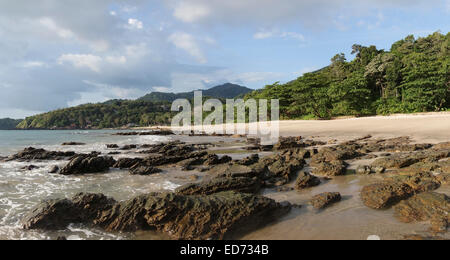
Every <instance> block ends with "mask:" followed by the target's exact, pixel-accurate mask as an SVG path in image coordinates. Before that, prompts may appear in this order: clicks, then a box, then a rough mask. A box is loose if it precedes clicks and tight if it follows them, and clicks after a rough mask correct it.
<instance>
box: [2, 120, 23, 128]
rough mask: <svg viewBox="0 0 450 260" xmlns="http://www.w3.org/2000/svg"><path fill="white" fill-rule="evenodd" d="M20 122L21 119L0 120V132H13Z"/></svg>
mask: <svg viewBox="0 0 450 260" xmlns="http://www.w3.org/2000/svg"><path fill="white" fill-rule="evenodd" d="M22 121H23V119H11V118H3V119H0V130H14V129H16V126H17V125H18V124H19V123H20V122H22Z"/></svg>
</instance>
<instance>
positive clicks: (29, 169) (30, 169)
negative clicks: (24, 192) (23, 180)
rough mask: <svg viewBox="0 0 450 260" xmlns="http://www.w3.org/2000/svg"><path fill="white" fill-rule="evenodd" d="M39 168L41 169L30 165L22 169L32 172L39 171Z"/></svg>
mask: <svg viewBox="0 0 450 260" xmlns="http://www.w3.org/2000/svg"><path fill="white" fill-rule="evenodd" d="M39 168H40V167H39V166H36V165H28V166H25V167H22V168H21V170H24V171H32V170H35V169H39Z"/></svg>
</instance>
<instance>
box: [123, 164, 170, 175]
mask: <svg viewBox="0 0 450 260" xmlns="http://www.w3.org/2000/svg"><path fill="white" fill-rule="evenodd" d="M160 172H162V170H161V169H158V168H155V167H151V166H143V165H135V166H134V167H133V168H131V169H130V174H131V175H152V174H156V173H160Z"/></svg>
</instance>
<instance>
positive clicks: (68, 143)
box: [61, 142, 86, 146]
mask: <svg viewBox="0 0 450 260" xmlns="http://www.w3.org/2000/svg"><path fill="white" fill-rule="evenodd" d="M61 145H62V146H81V145H86V144H85V143H78V142H67V143H63V144H61Z"/></svg>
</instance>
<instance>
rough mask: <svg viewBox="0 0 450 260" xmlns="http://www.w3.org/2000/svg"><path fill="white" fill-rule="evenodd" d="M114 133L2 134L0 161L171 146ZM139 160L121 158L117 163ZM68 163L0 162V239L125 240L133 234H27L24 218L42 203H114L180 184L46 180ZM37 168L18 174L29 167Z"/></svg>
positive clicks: (100, 177)
mask: <svg viewBox="0 0 450 260" xmlns="http://www.w3.org/2000/svg"><path fill="white" fill-rule="evenodd" d="M116 132H118V131H112V130H105V131H103V130H102V131H0V156H9V155H11V154H14V153H16V152H18V151H20V150H23V149H24V148H25V147H30V146H31V147H35V148H44V149H46V150H51V151H74V152H77V153H89V152H92V151H98V152H102V153H103V154H106V153H108V152H109V151H110V150H107V149H106V144H110V143H114V144H118V145H119V146H121V145H125V144H156V143H160V142H167V141H169V140H170V139H169V137H163V136H113V135H112V134H113V133H116ZM64 142H82V143H86V145H84V146H62V145H61V144H62V143H64ZM121 156H127V157H137V156H139V155H137V154H122V155H118V156H116V158H117V157H121ZM66 163H67V161H45V162H14V161H13V162H0V239H55V238H57V237H58V236H66V237H67V238H69V239H127V238H131V237H132V234H114V233H106V232H103V231H101V230H92V229H88V228H86V227H83V226H70V227H69V228H68V229H67V230H63V231H59V232H42V231H25V230H23V229H22V225H21V220H22V219H23V217H24V216H25V215H26V214H27V213H28V212H29V211H30V210H31V209H32V208H33V207H35V206H36V205H37V204H39V203H40V202H41V201H42V200H45V199H52V198H66V197H72V196H73V195H75V194H77V193H79V192H90V193H103V194H105V195H107V196H110V197H113V198H115V199H116V200H118V201H121V200H126V199H130V198H132V197H134V196H137V195H139V194H145V193H149V192H153V191H172V190H174V189H176V188H177V187H179V186H180V185H182V184H184V183H183V181H182V180H181V179H177V173H176V172H171V173H170V174H168V173H167V172H163V173H160V174H156V175H153V176H131V175H130V174H129V173H128V172H127V171H123V170H112V171H111V172H109V173H104V174H92V175H85V176H61V175H58V174H49V173H48V171H49V170H50V168H51V167H53V166H54V165H58V166H60V167H61V166H64V165H65V164H66ZM31 164H33V165H36V166H38V167H39V168H38V169H35V170H32V171H24V170H21V168H22V167H25V166H28V165H31Z"/></svg>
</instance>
